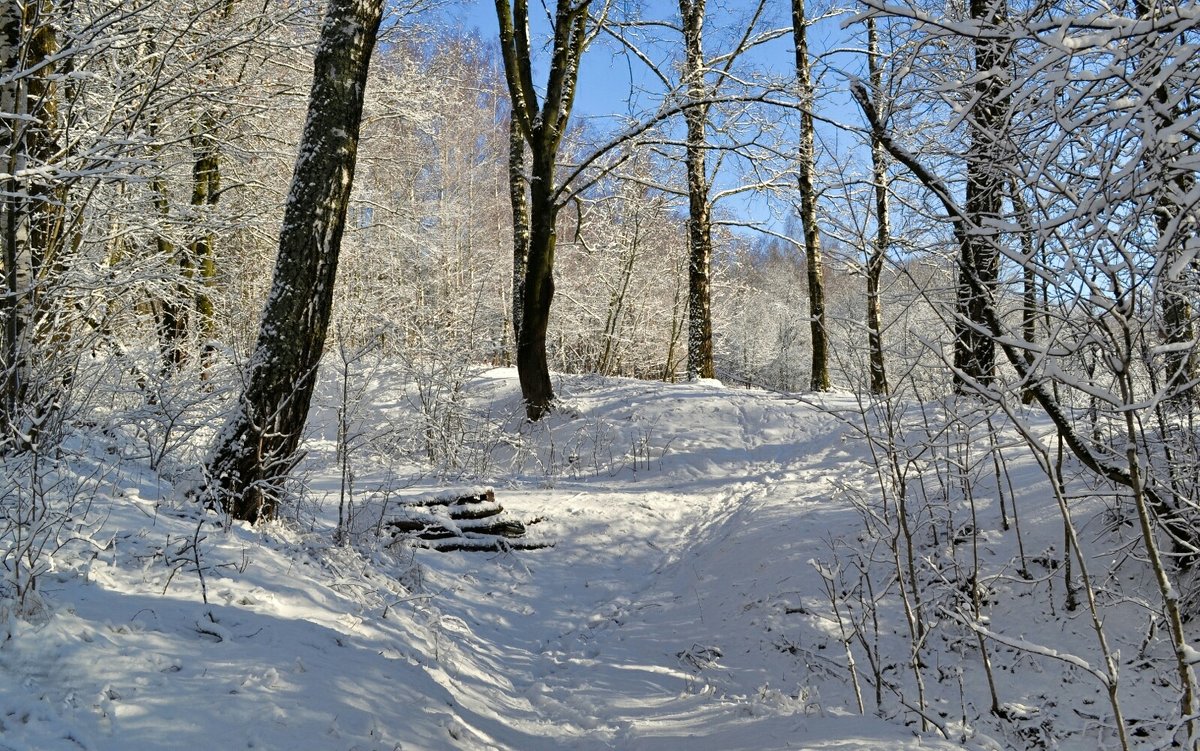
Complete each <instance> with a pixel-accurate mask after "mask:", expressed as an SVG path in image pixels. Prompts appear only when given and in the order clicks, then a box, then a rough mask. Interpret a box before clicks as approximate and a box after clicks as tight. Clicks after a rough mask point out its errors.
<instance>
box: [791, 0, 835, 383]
mask: <svg viewBox="0 0 1200 751" xmlns="http://www.w3.org/2000/svg"><path fill="white" fill-rule="evenodd" d="M792 39H793V41H794V42H795V50H796V86H797V88H798V89H799V92H798V93H799V95H800V153H799V154H798V155H797V161H798V162H799V164H798V167H799V176H798V182H799V190H800V219H801V221H802V222H803V223H804V253H805V258H806V260H807V262H808V314H809V316H810V317H811V318H810V326H811V330H812V378H811V381H810V383H809V388H811V389H812V390H813V391H828V390H829V335H828V331H827V328H826V324H825V279H824V271H823V269H822V265H823V259H822V257H821V233H820V229H819V228H818V227H817V188H816V184H815V182H814V177H815V175H814V173H815V172H816V158H817V157H816V144H815V139H816V124H815V121H814V120H813V113H812V109H813V104H814V100H815V94H816V86H815V84H814V82H813V77H812V63H811V62H810V60H809V57H808V18H807V16H806V15H805V11H804V0H792Z"/></svg>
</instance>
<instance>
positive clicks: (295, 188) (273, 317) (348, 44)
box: [208, 0, 384, 521]
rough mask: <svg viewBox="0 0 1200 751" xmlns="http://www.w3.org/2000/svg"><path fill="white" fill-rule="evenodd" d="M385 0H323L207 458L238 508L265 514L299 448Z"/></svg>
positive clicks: (222, 496) (213, 482)
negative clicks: (289, 152) (281, 197)
mask: <svg viewBox="0 0 1200 751" xmlns="http://www.w3.org/2000/svg"><path fill="white" fill-rule="evenodd" d="M383 8H384V1H383V0H330V3H329V7H328V10H327V12H326V15H325V21H324V25H323V26H322V29H321V37H320V41H319V43H318V46H317V52H316V58H315V60H314V65H313V69H314V79H313V84H312V91H311V94H310V95H309V104H308V118H307V120H306V122H305V125H304V132H303V135H302V137H301V141H300V153H299V156H298V157H297V159H296V166H295V169H294V172H293V177H292V187H291V191H290V192H289V195H288V200H287V205H286V207H285V209H284V219H283V227H282V229H281V231H280V238H279V255H278V257H277V259H276V263H275V274H274V279H273V281H272V287H271V293H270V296H269V297H268V300H267V304H266V308H265V310H264V312H263V318H262V324H261V326H260V329H259V335H258V342H257V344H256V346H255V351H254V353H253V355H252V356H251V359H250V363H249V369H248V374H247V379H246V387H245V390H244V392H243V393H242V396H241V398H240V400H239V404H238V409H237V411H236V413H235V415H234V417H233V419H231V420H230V422H229V424H228V425H227V426H226V427H225V430H224V431H223V432H222V434H221V436H220V437H219V438H218V441H217V443H216V447H215V450H214V452H213V455H212V458H211V459H210V460H209V464H208V471H209V478H210V479H209V482H210V486H209V492H210V493H211V494H213V495H215V496H216V497H217V498H219V500H220V501H221V503H222V505H223V506H224V507H225V509H226V510H227V511H228V512H229V513H230V514H231V515H232V516H234V517H235V518H237V519H244V520H247V521H255V520H257V519H259V518H269V517H271V516H272V515H273V514H274V512H275V508H276V505H277V504H278V501H279V495H280V486H281V484H282V481H283V480H284V479H285V477H286V474H287V472H288V471H289V470H290V469H291V467H292V466H293V465H294V464H295V462H296V461H297V460H298V459H299V457H298V456H297V454H296V449H297V446H298V445H299V441H300V437H301V433H302V431H303V429H304V423H305V420H306V418H307V416H308V408H309V402H310V400H311V397H312V391H313V387H314V385H315V383H316V376H317V365H318V363H319V362H320V359H321V354H322V352H323V350H324V345H325V335H326V331H327V329H328V326H329V315H330V309H331V307H332V302H333V285H334V279H335V277H336V273H337V261H338V250H339V247H340V245H341V240H342V231H343V229H344V227H345V221H346V206H347V203H348V201H349V198H350V189H351V185H352V183H353V180H354V166H355V157H356V155H357V151H358V137H359V125H360V122H361V119H362V106H363V94H364V91H365V88H366V82H367V70H368V66H369V64H370V58H371V51H372V49H373V48H374V46H375V37H376V34H377V32H378V29H379V23H380V19H381V17H382V14H383Z"/></svg>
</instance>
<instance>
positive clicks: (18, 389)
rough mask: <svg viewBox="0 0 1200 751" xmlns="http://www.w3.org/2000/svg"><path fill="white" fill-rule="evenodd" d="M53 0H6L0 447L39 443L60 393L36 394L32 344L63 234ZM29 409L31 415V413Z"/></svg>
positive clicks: (1, 101)
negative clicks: (45, 420) (43, 424)
mask: <svg viewBox="0 0 1200 751" xmlns="http://www.w3.org/2000/svg"><path fill="white" fill-rule="evenodd" d="M55 11H56V8H55V6H54V3H53V2H51V1H50V0H36V1H34V2H27V3H24V4H20V3H7V4H6V5H5V8H4V10H3V11H0V63H2V65H0V71H3V74H0V75H3V76H4V79H6V80H4V82H3V83H0V117H2V118H3V120H2V121H0V128H2V129H3V130H2V135H3V140H2V141H0V147H2V148H3V150H4V153H3V165H2V170H3V172H4V173H6V174H7V177H6V178H5V180H4V183H5V184H4V186H3V189H2V190H0V193H2V194H3V205H2V207H0V225H2V226H0V235H2V239H0V244H2V245H3V249H4V250H3V254H2V260H3V273H4V301H3V303H2V310H0V314H2V316H3V318H4V347H3V368H4V383H3V386H2V387H0V396H2V400H0V420H2V421H3V433H2V434H0V447H2V446H8V445H11V446H17V447H25V446H27V445H29V444H30V443H31V442H34V441H36V439H37V438H36V434H37V432H38V430H37V425H38V424H40V422H41V421H42V419H43V418H44V412H45V411H46V410H49V409H52V408H53V403H54V401H55V394H54V393H52V391H53V389H52V390H51V392H50V393H40V394H35V393H33V385H34V384H33V380H34V378H33V372H32V371H33V361H32V360H33V356H34V355H33V343H34V341H35V340H37V339H38V338H44V337H45V331H40V330H39V329H40V328H41V326H40V324H41V323H42V321H43V320H44V318H45V316H46V314H47V307H46V304H45V301H44V297H45V287H46V282H47V280H46V275H47V274H48V271H49V269H50V268H51V267H52V266H53V264H54V263H56V261H57V260H58V259H56V258H55V255H56V250H57V248H58V245H59V243H60V242H61V240H62V236H63V225H62V221H61V219H62V217H61V211H60V209H61V208H62V206H63V202H62V200H61V198H62V196H61V195H60V194H59V192H58V189H59V184H58V183H57V181H56V180H55V179H54V178H53V177H52V176H51V175H52V174H53V165H54V162H55V160H56V158H57V156H58V150H59V144H58V104H59V102H58V97H59V87H58V77H57V76H56V75H55V73H56V69H57V68H58V67H59V65H60V63H59V61H58V60H57V59H56V56H57V53H58V52H59V37H58V32H57V29H56V28H55V20H56V19H55V16H54V13H55ZM26 407H28V408H29V412H30V413H29V414H28V415H26Z"/></svg>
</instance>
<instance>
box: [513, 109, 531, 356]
mask: <svg viewBox="0 0 1200 751" xmlns="http://www.w3.org/2000/svg"><path fill="white" fill-rule="evenodd" d="M525 182H526V180H525V139H524V137H522V135H521V126H520V125H519V124H518V123H517V119H516V114H515V113H513V114H512V115H511V116H510V117H509V121H508V198H509V202H510V203H511V204H512V220H513V232H512V235H513V267H512V269H513V276H512V325H513V347H514V348H515V349H519V348H520V346H521V328H522V326H521V322H522V319H523V318H524V317H525V272H526V269H527V268H528V266H529V199H528V198H527V197H526V195H525Z"/></svg>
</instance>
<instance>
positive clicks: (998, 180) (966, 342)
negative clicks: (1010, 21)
mask: <svg viewBox="0 0 1200 751" xmlns="http://www.w3.org/2000/svg"><path fill="white" fill-rule="evenodd" d="M970 5H971V7H970V11H971V18H972V19H973V20H975V21H978V22H980V23H981V24H983V25H984V26H988V27H992V28H994V27H995V26H997V25H998V24H1000V23H1001V22H1002V21H1003V20H1004V17H1005V14H1006V2H1005V0H995V1H993V0H971V3H970ZM974 52H975V73H976V77H977V80H976V83H975V92H974V94H975V103H974V107H973V108H972V112H971V116H970V117H969V118H967V129H968V138H969V139H970V143H969V144H968V147H967V160H966V161H967V189H966V194H967V195H966V211H967V214H968V215H970V217H971V229H970V231H969V232H968V233H967V235H966V238H965V243H964V244H963V246H962V248H961V253H962V259H961V266H962V267H965V268H968V269H970V270H971V272H972V274H974V276H975V277H976V279H978V281H979V282H980V283H981V285H982V288H981V289H980V288H977V287H976V286H975V285H973V284H972V283H971V281H970V280H968V279H966V278H964V277H963V275H962V274H960V275H959V280H958V302H957V306H958V310H957V313H958V315H957V317H956V324H955V333H954V368H955V372H954V388H955V391H956V392H957V393H974V385H973V384H972V382H975V383H978V384H980V385H988V384H990V383H991V382H992V381H993V379H994V378H995V373H996V346H995V343H994V342H993V341H992V339H991V336H990V335H989V333H988V330H987V322H986V320H985V310H984V309H985V308H986V307H987V306H988V305H989V304H990V300H991V297H992V295H993V293H994V292H995V289H996V285H997V281H998V277H999V273H1000V251H999V246H998V237H997V230H996V227H997V225H998V222H999V220H1000V214H1001V209H1002V206H1001V199H1002V196H1003V186H1004V179H1003V177H1002V175H1001V156H1000V149H999V138H1000V134H1001V131H1002V130H1003V128H1004V124H1005V109H1006V102H1005V101H1004V96H1003V91H1002V90H1003V86H1004V84H1005V81H1004V79H1005V77H1006V76H1005V75H1004V73H1003V71H1004V69H1005V68H1006V67H1007V65H1008V60H1007V54H1006V53H1005V50H1004V49H1003V47H1002V44H1001V41H1000V40H998V39H996V38H994V37H989V36H986V35H980V36H979V37H977V38H976V40H975V43H974Z"/></svg>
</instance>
